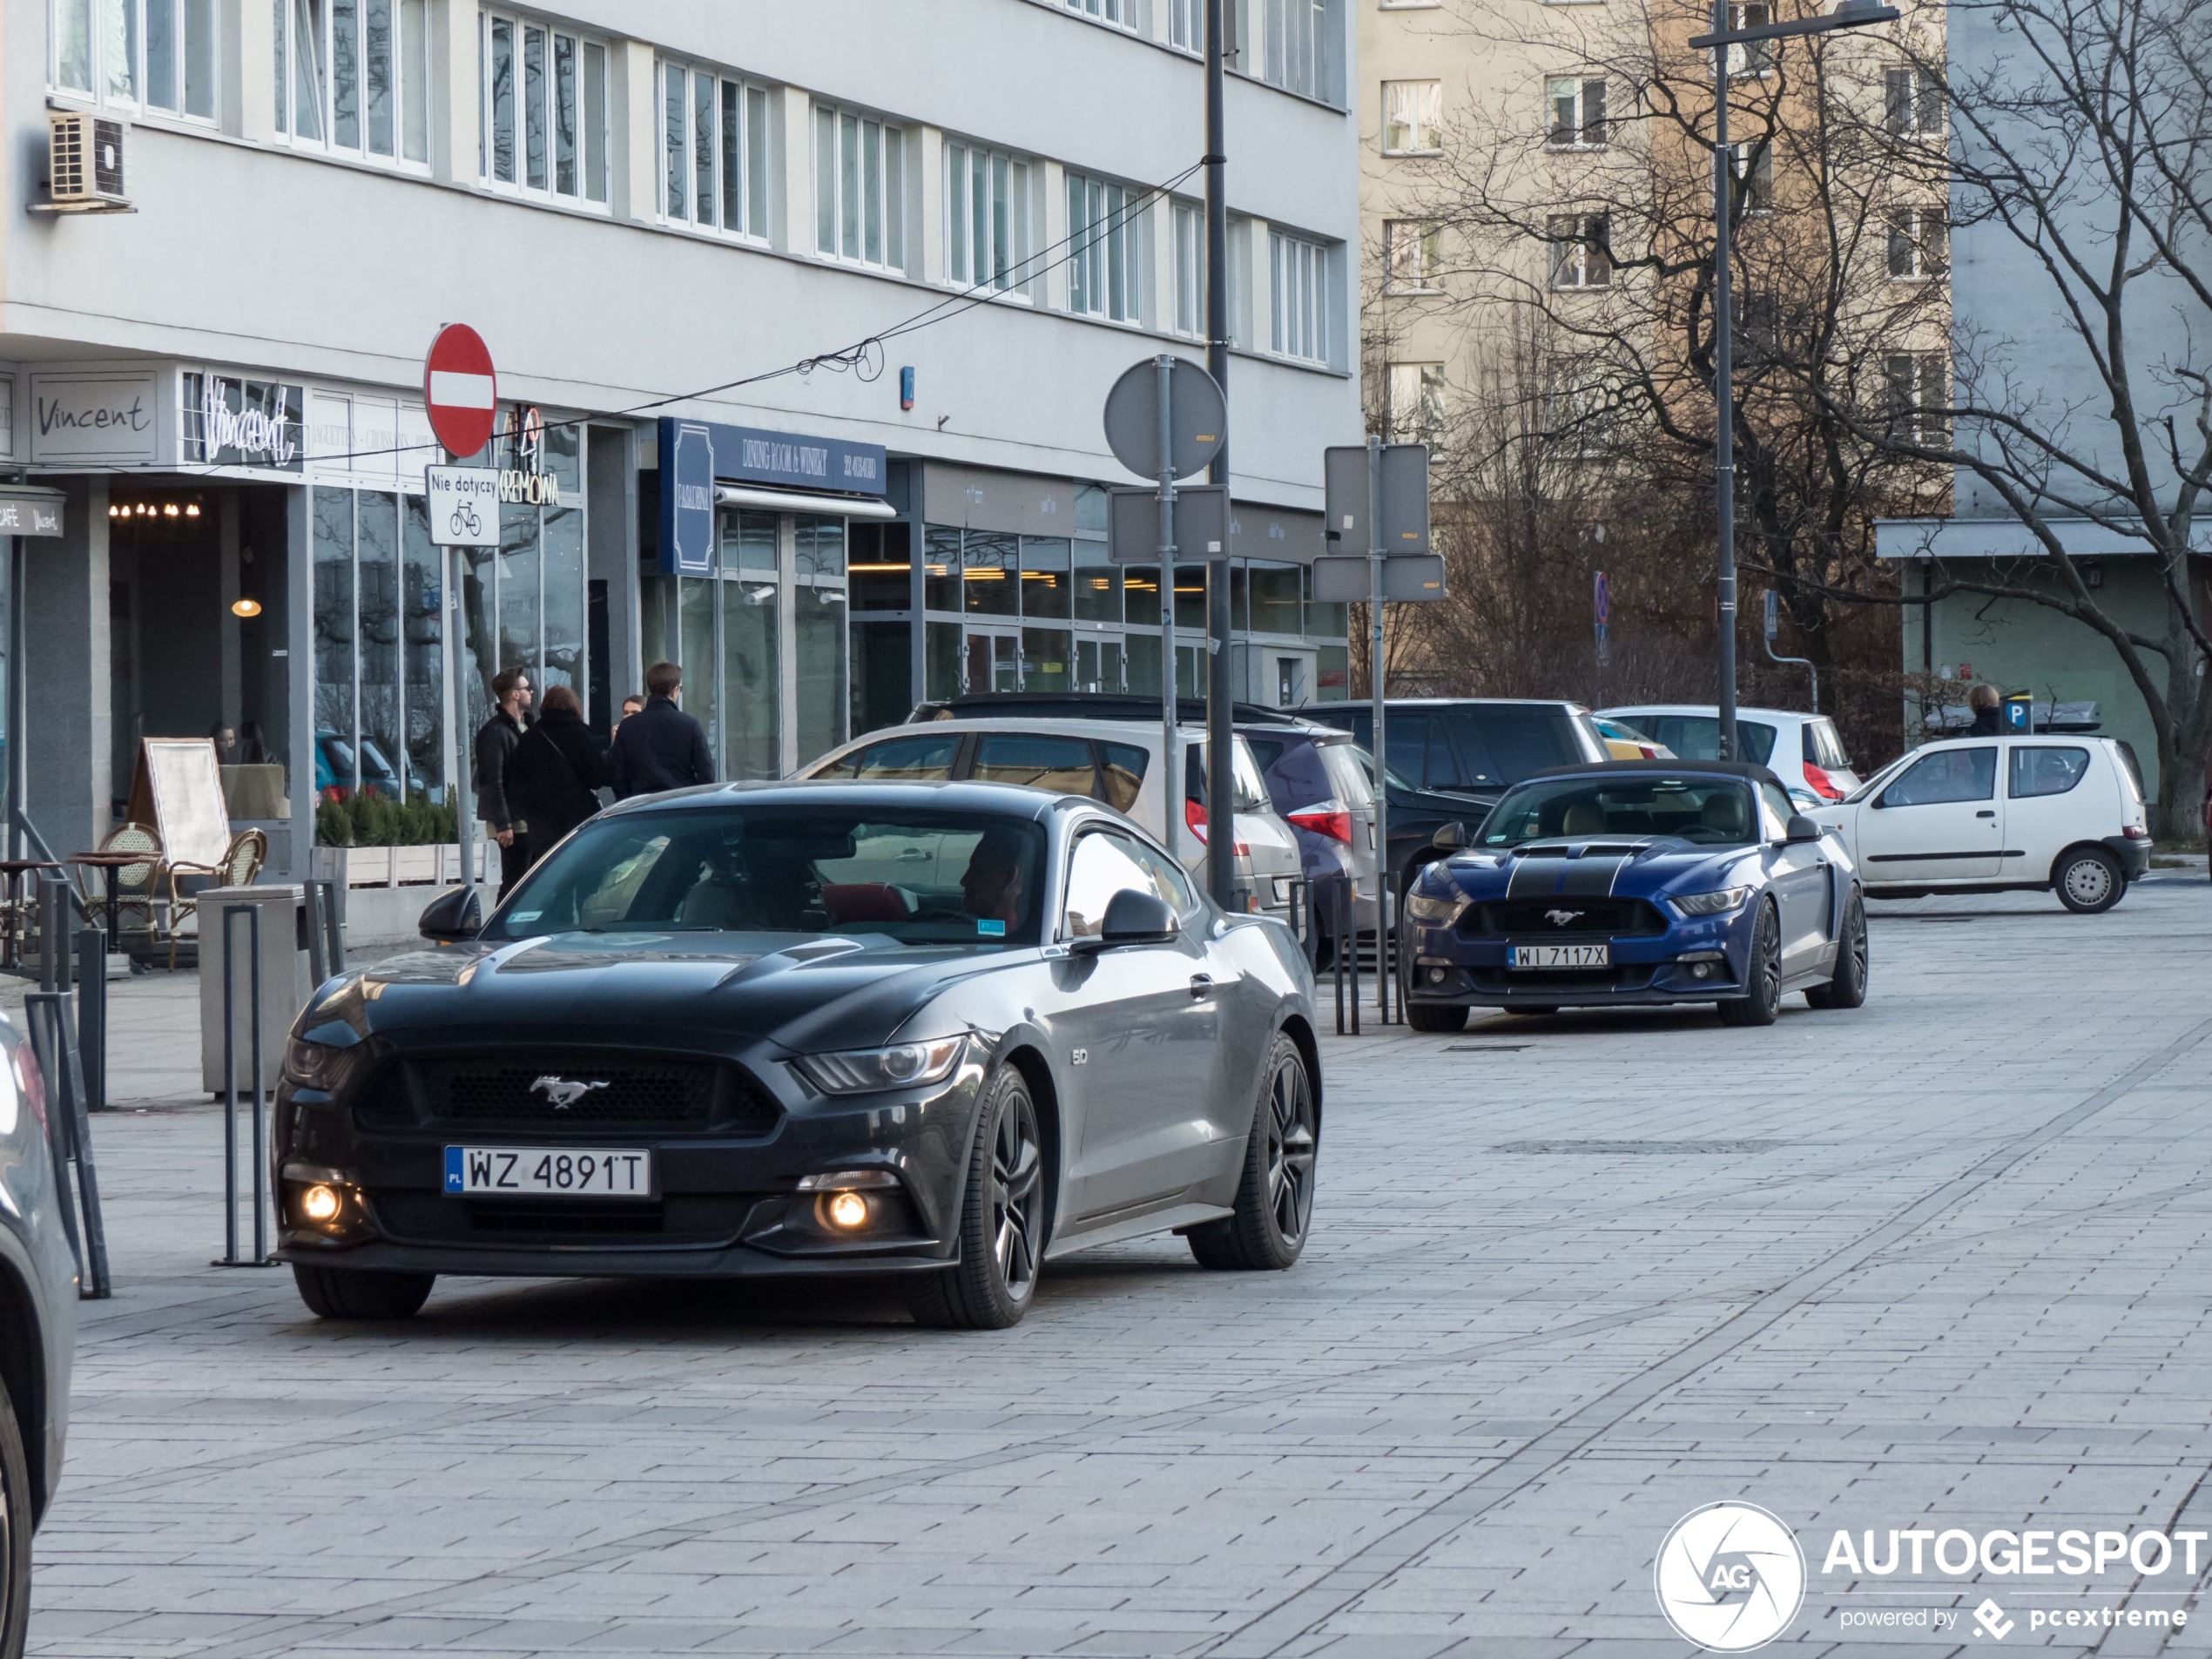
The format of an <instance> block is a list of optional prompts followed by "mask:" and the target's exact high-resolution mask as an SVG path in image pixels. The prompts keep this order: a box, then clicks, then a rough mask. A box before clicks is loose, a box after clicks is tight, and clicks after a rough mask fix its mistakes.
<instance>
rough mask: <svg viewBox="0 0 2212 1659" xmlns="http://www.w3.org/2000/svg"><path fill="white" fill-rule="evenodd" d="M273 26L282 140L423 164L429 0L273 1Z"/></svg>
mask: <svg viewBox="0 0 2212 1659" xmlns="http://www.w3.org/2000/svg"><path fill="white" fill-rule="evenodd" d="M273 22H274V24H275V28H276V39H275V48H276V64H275V68H276V77H275V79H276V125H277V131H278V132H281V133H284V134H287V136H289V137H290V138H292V139H293V141H294V142H297V143H307V144H316V145H328V146H329V147H330V148H331V149H333V150H343V151H347V152H350V153H352V154H355V155H360V156H365V157H368V158H373V159H378V160H392V161H406V162H412V163H414V164H415V165H421V166H427V165H428V164H429V160H430V18H429V6H428V0H276V4H275V10H274V14H273Z"/></svg>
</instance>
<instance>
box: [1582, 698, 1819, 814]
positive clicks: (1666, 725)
mask: <svg viewBox="0 0 2212 1659" xmlns="http://www.w3.org/2000/svg"><path fill="white" fill-rule="evenodd" d="M1597 718H1599V719H1601V720H1618V721H1620V722H1622V724H1623V725H1632V726H1634V727H1635V729H1636V730H1637V731H1639V732H1642V733H1643V735H1644V736H1646V737H1647V738H1650V739H1651V740H1652V741H1653V742H1654V743H1656V744H1660V745H1663V746H1664V747H1666V748H1668V749H1669V750H1671V751H1672V752H1674V753H1675V754H1676V756H1677V757H1678V758H1680V759H1683V760H1714V759H1718V758H1719V756H1720V752H1721V751H1720V740H1721V718H1720V711H1719V710H1718V709H1716V708H1715V707H1714V706H1713V705H1711V704H1710V703H1638V704H1635V705H1633V706H1630V707H1626V708H1618V709H1600V710H1599V711H1597ZM1736 738H1737V743H1738V744H1740V745H1742V747H1743V753H1742V754H1741V755H1739V756H1738V757H1737V759H1743V760H1748V761H1750V763H1751V764H1752V765H1755V766H1764V767H1765V768H1766V769H1767V770H1768V771H1769V772H1772V773H1773V774H1774V775H1775V776H1776V777H1777V778H1779V779H1782V781H1783V782H1784V784H1785V785H1787V786H1789V787H1790V788H1791V789H1795V788H1796V787H1797V786H1798V785H1799V784H1803V785H1804V786H1806V787H1807V788H1809V789H1811V791H1812V792H1813V793H1814V794H1816V795H1817V796H1819V797H1820V798H1821V799H1823V800H1841V799H1843V798H1844V796H1846V795H1848V794H1850V793H1851V791H1852V790H1854V789H1856V788H1858V773H1857V772H1853V771H1852V770H1851V758H1850V757H1849V756H1848V755H1846V754H1845V753H1844V740H1843V738H1841V737H1839V736H1838V735H1837V732H1836V723H1835V722H1834V721H1832V720H1831V719H1830V718H1828V717H1827V716H1826V715H1824V714H1800V713H1797V711H1793V710H1791V709H1741V708H1740V709H1738V710H1737V711H1736Z"/></svg>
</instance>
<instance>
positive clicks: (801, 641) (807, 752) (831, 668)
mask: <svg viewBox="0 0 2212 1659" xmlns="http://www.w3.org/2000/svg"><path fill="white" fill-rule="evenodd" d="M792 655H793V658H794V662H793V666H794V668H795V669H796V671H797V675H798V693H799V701H798V704H797V705H796V707H795V708H794V709H793V710H792V713H793V716H794V717H795V722H796V725H797V726H798V734H797V735H798V738H799V765H802V766H803V765H806V764H807V762H809V761H811V760H813V759H818V758H819V756H821V755H823V754H825V753H826V752H828V751H830V750H832V749H834V748H835V747H836V746H837V745H839V744H840V743H842V742H844V741H845V684H846V679H845V521H844V520H843V519H841V518H797V519H794V520H793V521H792ZM771 775H773V774H771Z"/></svg>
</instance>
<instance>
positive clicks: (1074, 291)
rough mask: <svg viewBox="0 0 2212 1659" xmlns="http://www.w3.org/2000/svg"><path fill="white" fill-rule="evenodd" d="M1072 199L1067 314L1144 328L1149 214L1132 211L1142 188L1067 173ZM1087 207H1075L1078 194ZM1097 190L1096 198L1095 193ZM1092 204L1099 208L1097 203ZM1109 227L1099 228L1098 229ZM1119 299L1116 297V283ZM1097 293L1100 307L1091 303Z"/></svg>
mask: <svg viewBox="0 0 2212 1659" xmlns="http://www.w3.org/2000/svg"><path fill="white" fill-rule="evenodd" d="M1064 176H1065V179H1066V191H1067V199H1068V241H1067V247H1068V253H1067V261H1068V312H1069V315H1071V316H1076V317H1092V318H1096V319H1097V320H1101V321H1103V322H1113V323H1120V324H1123V325H1124V326H1127V327H1143V325H1144V267H1145V259H1146V254H1147V249H1148V245H1149V242H1150V237H1149V236H1148V235H1147V234H1146V228H1147V225H1148V223H1149V221H1150V217H1151V215H1150V211H1149V209H1148V208H1147V207H1143V206H1138V207H1132V206H1130V203H1131V202H1132V201H1138V202H1141V201H1143V198H1144V195H1145V192H1144V191H1143V189H1142V188H1136V187H1132V186H1130V185H1125V184H1123V183H1122V182H1121V181H1120V180H1119V179H1107V178H1103V177H1102V176H1100V175H1099V174H1096V173H1089V172H1078V171H1076V169H1075V168H1073V167H1069V168H1067V169H1065V170H1064ZM1079 190H1080V191H1081V192H1083V206H1082V208H1081V210H1080V211H1079V210H1078V209H1077V207H1076V192H1077V191H1079ZM1094 192H1096V194H1095V195H1094ZM1094 203H1095V204H1096V205H1094ZM1100 226H1104V227H1105V228H1104V229H1103V230H1101V229H1100V228H1099V227H1100ZM1117 280H1118V281H1119V283H1120V285H1121V295H1122V297H1121V300H1119V301H1118V302H1117V301H1116V299H1115V284H1116V281H1117ZM1094 293H1096V298H1097V299H1098V300H1099V303H1098V304H1096V305H1093V304H1091V303H1089V300H1090V299H1091V297H1092V296H1093V294H1094Z"/></svg>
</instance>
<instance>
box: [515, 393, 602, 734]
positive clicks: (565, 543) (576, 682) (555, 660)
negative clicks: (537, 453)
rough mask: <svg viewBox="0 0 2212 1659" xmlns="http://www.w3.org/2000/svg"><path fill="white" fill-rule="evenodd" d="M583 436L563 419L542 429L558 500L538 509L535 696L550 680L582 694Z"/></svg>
mask: <svg viewBox="0 0 2212 1659" xmlns="http://www.w3.org/2000/svg"><path fill="white" fill-rule="evenodd" d="M582 442H583V428H582V427H580V426H575V425H570V424H569V423H567V422H562V423H559V424H556V425H554V426H551V427H549V428H546V431H545V442H544V456H545V470H546V471H547V472H548V473H550V474H551V475H552V476H553V477H554V478H555V479H556V481H558V482H559V484H560V486H561V504H560V505H559V506H558V507H547V508H545V509H543V512H544V515H545V527H544V532H543V537H544V539H543V555H542V560H543V569H542V571H541V577H542V580H543V583H544V588H543V596H544V597H543V616H544V618H545V641H544V646H543V656H542V657H541V658H540V659H539V664H538V673H539V676H540V678H541V679H542V680H543V684H542V685H540V686H539V688H538V691H539V695H540V696H543V694H544V690H545V687H546V686H550V685H566V686H570V687H572V688H573V689H574V690H575V691H576V692H577V695H578V696H582V695H583V668H584V664H583V655H584V593H583V470H582V468H581V467H580V466H579V464H578V455H577V451H578V448H579V447H580V446H581V444H582ZM524 510H525V511H528V510H529V509H524ZM594 712H595V713H597V712H599V711H596V710H595V711H594Z"/></svg>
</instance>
